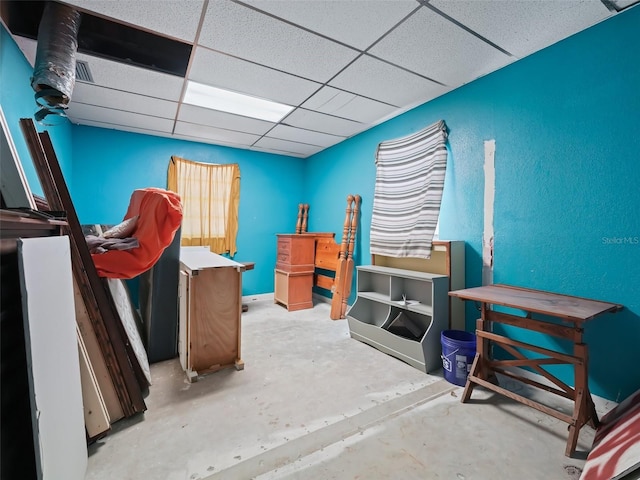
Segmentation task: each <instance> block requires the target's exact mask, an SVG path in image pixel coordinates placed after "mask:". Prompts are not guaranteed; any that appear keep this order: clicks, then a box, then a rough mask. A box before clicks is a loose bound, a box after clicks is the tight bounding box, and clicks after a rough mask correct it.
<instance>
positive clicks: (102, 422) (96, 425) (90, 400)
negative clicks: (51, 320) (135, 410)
mask: <svg viewBox="0 0 640 480" xmlns="http://www.w3.org/2000/svg"><path fill="white" fill-rule="evenodd" d="M76 336H77V338H78V354H79V357H80V383H81V385H82V405H83V408H84V425H85V427H86V429H87V436H88V437H89V438H90V439H93V438H97V437H99V436H101V435H103V434H105V433H107V432H108V431H109V430H111V420H110V419H109V413H108V412H107V406H106V404H105V402H104V398H102V393H101V392H100V386H99V385H98V380H97V378H96V376H95V373H94V371H93V367H92V366H91V362H90V361H89V353H88V352H87V348H86V347H85V345H84V342H83V341H82V334H81V333H80V329H79V328H78V326H77V325H76Z"/></svg>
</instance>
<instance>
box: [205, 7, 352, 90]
mask: <svg viewBox="0 0 640 480" xmlns="http://www.w3.org/2000/svg"><path fill="white" fill-rule="evenodd" d="M198 43H199V44H200V45H203V46H206V47H210V48H212V49H214V50H218V51H221V52H224V53H228V54H230V55H235V56H237V57H241V58H246V59H247V60H249V61H252V62H256V63H259V64H262V65H266V66H269V67H273V68H276V69H278V70H282V71H284V72H288V73H292V74H295V75H300V76H302V77H304V78H308V79H311V80H316V81H320V82H326V81H327V80H329V79H330V78H331V77H333V76H334V75H335V74H336V73H338V72H339V71H340V70H341V69H342V68H344V66H345V65H347V64H348V63H349V62H351V61H352V60H353V59H354V58H355V57H356V56H357V55H358V52H356V51H355V50H352V49H350V48H347V47H343V46H341V45H339V44H337V43H335V42H332V41H330V40H326V39H324V38H322V37H319V36H318V35H314V34H313V33H309V32H307V31H305V30H302V29H299V28H296V27H294V26H292V25H289V24H287V23H284V22H282V21H280V20H276V19H274V18H272V17H270V16H268V15H265V14H262V13H260V12H257V11H255V10H253V9H250V8H248V7H245V6H242V5H239V4H236V3H232V2H229V1H223V0H216V1H213V2H210V3H209V6H208V9H207V16H206V18H205V21H204V23H203V25H202V31H201V34H200V38H199V41H198Z"/></svg>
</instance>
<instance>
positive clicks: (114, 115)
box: [67, 102, 173, 132]
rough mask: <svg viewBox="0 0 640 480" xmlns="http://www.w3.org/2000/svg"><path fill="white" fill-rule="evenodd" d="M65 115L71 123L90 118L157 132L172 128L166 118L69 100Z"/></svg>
mask: <svg viewBox="0 0 640 480" xmlns="http://www.w3.org/2000/svg"><path fill="white" fill-rule="evenodd" d="M67 115H68V116H69V119H70V120H71V121H72V122H73V123H79V124H81V125H83V124H84V122H83V120H92V121H95V122H102V123H110V124H112V125H121V126H129V127H140V126H144V128H145V129H147V130H157V131H159V132H171V130H172V128H173V120H170V119H168V118H159V117H150V116H149V115H143V114H141V113H132V112H124V111H122V110H114V109H111V108H104V107H96V106H94V105H86V104H84V103H73V102H71V103H70V104H69V108H68V109H67Z"/></svg>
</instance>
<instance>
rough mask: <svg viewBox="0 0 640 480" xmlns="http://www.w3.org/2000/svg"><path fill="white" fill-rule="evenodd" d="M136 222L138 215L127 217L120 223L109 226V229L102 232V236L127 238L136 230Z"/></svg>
mask: <svg viewBox="0 0 640 480" xmlns="http://www.w3.org/2000/svg"><path fill="white" fill-rule="evenodd" d="M137 224H138V215H136V216H135V217H131V218H128V219H126V220H124V221H123V222H122V223H119V224H118V225H116V226H115V227H111V228H110V229H109V230H107V231H106V232H104V233H103V234H102V237H103V238H127V237H130V236H131V235H132V234H133V232H135V230H136V226H137Z"/></svg>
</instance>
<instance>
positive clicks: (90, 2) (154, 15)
mask: <svg viewBox="0 0 640 480" xmlns="http://www.w3.org/2000/svg"><path fill="white" fill-rule="evenodd" d="M64 1H65V3H68V4H70V5H75V6H76V7H78V8H80V9H85V10H88V11H91V12H96V13H99V14H101V15H102V16H105V17H110V18H114V19H116V20H119V21H120V22H121V23H128V24H130V25H139V26H141V27H144V28H145V29H147V30H151V31H153V32H157V33H160V34H162V35H163V36H169V37H174V38H177V39H180V40H185V41H187V42H189V43H193V42H194V41H195V35H196V32H197V30H198V23H199V22H200V16H201V13H202V5H203V3H204V0H127V1H126V2H123V1H120V2H114V1H105V0H64Z"/></svg>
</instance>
